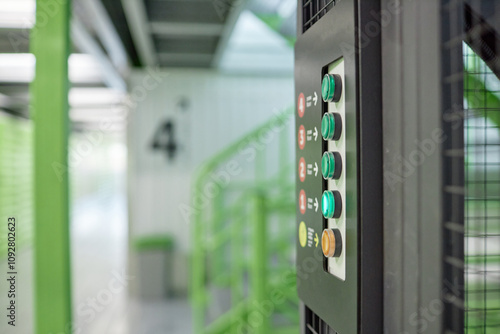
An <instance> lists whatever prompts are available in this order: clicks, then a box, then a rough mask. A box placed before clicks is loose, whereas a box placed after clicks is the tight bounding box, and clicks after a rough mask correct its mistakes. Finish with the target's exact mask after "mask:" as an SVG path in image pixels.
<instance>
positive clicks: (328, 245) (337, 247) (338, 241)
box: [321, 228, 342, 257]
mask: <svg viewBox="0 0 500 334" xmlns="http://www.w3.org/2000/svg"><path fill="white" fill-rule="evenodd" d="M321 248H322V250H323V255H325V257H339V256H340V254H342V234H340V230H338V229H336V228H334V229H330V228H327V229H325V230H323V234H322V235H321Z"/></svg>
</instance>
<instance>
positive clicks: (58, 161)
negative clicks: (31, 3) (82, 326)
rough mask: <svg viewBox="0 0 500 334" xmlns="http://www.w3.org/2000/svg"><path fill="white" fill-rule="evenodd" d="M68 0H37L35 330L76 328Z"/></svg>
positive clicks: (44, 333) (33, 40)
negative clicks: (70, 190) (73, 324)
mask: <svg viewBox="0 0 500 334" xmlns="http://www.w3.org/2000/svg"><path fill="white" fill-rule="evenodd" d="M69 19H70V3H69V1H68V0H58V1H54V0H37V3H36V25H35V27H34V29H33V30H32V32H31V51H32V52H33V54H34V55H35V57H36V70H35V80H34V82H33V84H32V86H31V98H32V105H33V109H32V117H33V119H34V124H35V128H34V129H35V135H34V140H35V146H34V148H35V164H34V165H35V291H36V292H35V312H36V315H35V319H36V320H35V332H36V333H39V334H47V333H66V332H70V331H71V329H70V328H71V287H70V253H69V248H70V247H69V208H68V207H69V204H68V202H69V201H68V196H69V193H68V169H67V168H68V87H69V82H68V56H69V43H70V42H69Z"/></svg>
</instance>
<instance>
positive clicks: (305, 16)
mask: <svg viewBox="0 0 500 334" xmlns="http://www.w3.org/2000/svg"><path fill="white" fill-rule="evenodd" d="M338 1H339V0H336V1H335V0H304V1H303V4H302V32H305V31H306V30H307V29H309V28H311V27H312V26H313V25H314V23H316V22H318V20H319V19H320V18H321V17H323V16H324V15H325V14H326V13H328V11H329V10H330V9H332V8H333V6H335V2H338Z"/></svg>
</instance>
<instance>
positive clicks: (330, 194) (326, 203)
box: [321, 190, 342, 218]
mask: <svg viewBox="0 0 500 334" xmlns="http://www.w3.org/2000/svg"><path fill="white" fill-rule="evenodd" d="M321 211H322V212H323V216H325V218H338V217H340V212H341V211H342V201H341V197H340V193H339V192H338V191H330V190H326V191H324V192H323V196H322V197H321Z"/></svg>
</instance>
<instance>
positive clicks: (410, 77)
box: [382, 0, 442, 333]
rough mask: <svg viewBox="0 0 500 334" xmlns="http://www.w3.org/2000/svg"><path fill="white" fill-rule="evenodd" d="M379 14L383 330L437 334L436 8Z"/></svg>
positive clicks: (425, 5) (423, 4)
mask: <svg viewBox="0 0 500 334" xmlns="http://www.w3.org/2000/svg"><path fill="white" fill-rule="evenodd" d="M382 8H383V9H384V10H385V11H386V13H390V16H389V19H387V21H386V23H387V24H386V25H385V28H384V29H383V33H382V50H383V51H382V53H383V56H382V68H383V75H382V77H383V81H382V83H383V120H384V121H383V131H384V202H385V205H384V247H385V250H384V253H385V256H384V282H385V284H384V302H385V305H384V309H385V314H384V324H385V331H386V332H387V333H420V332H425V333H441V324H442V310H441V309H439V310H437V309H438V308H439V306H442V304H441V287H442V262H441V261H442V255H441V253H442V237H441V235H442V234H441V230H442V225H441V218H442V201H441V191H442V175H441V143H442V140H441V139H440V138H441V136H440V134H441V133H442V127H441V117H440V115H441V106H442V105H441V98H440V97H441V94H442V90H441V71H440V69H441V63H440V62H441V44H440V42H441V41H440V34H439V33H437V32H439V30H440V29H439V28H440V24H441V18H440V3H439V1H430V0H427V1H412V2H402V1H401V2H396V7H395V6H394V1H388V0H383V1H382ZM395 8H397V10H395ZM423 145H427V146H423ZM435 310H437V311H435Z"/></svg>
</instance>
